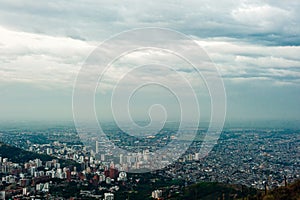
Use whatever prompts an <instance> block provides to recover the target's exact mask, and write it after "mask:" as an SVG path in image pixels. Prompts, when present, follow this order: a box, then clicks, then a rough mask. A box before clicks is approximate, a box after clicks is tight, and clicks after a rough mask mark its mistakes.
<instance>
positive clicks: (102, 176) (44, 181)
mask: <svg viewBox="0 0 300 200" xmlns="http://www.w3.org/2000/svg"><path fill="white" fill-rule="evenodd" d="M68 134H70V133H68ZM62 137H63V136H62ZM114 137H116V138H118V140H115V141H116V143H119V144H122V145H123V146H122V147H124V148H127V149H128V150H130V152H131V153H127V154H116V152H113V148H111V146H110V145H111V144H109V143H106V142H103V141H101V140H97V141H93V140H92V141H93V142H94V143H93V145H94V146H93V145H91V146H84V145H82V144H80V143H75V144H74V137H73V136H72V135H71V138H72V143H68V142H67V140H66V139H65V138H64V141H65V142H60V141H59V140H55V141H54V140H49V142H43V143H34V142H32V141H30V139H27V142H26V148H27V149H28V150H30V151H34V152H37V153H41V154H48V155H51V156H55V157H57V158H58V159H67V160H73V161H75V162H77V163H80V165H81V167H80V169H77V168H76V167H73V168H70V167H67V166H65V167H62V166H61V163H59V161H58V159H53V160H51V161H46V162H42V161H41V160H39V159H35V160H32V161H29V162H27V163H23V164H22V165H21V164H20V163H12V162H10V161H9V159H8V158H2V159H1V163H0V167H1V168H0V170H1V174H2V175H1V178H2V182H4V183H5V184H7V185H17V186H16V187H14V189H9V187H6V186H7V185H5V188H6V189H5V190H2V193H1V194H3V192H5V195H6V196H7V195H12V194H22V195H25V196H31V195H37V194H47V195H50V192H49V191H50V190H51V189H50V188H51V187H52V186H53V184H54V183H53V180H54V179H61V180H66V181H78V182H79V183H80V184H83V185H84V184H85V183H86V182H88V183H89V184H94V185H95V186H97V187H98V190H99V191H102V193H101V194H100V193H99V192H91V191H88V190H82V191H81V192H80V195H82V196H89V197H95V198H102V199H113V198H114V193H115V192H116V191H118V190H119V186H120V184H119V183H124V182H126V181H127V180H128V177H127V173H126V172H128V171H129V172H130V171H134V170H142V169H146V170H151V169H161V170H158V171H155V172H152V173H157V174H158V175H162V176H164V177H168V178H171V179H178V180H184V181H185V183H186V184H192V183H197V182H199V181H211V182H222V183H230V184H242V185H245V186H248V187H254V188H257V189H265V187H268V188H274V187H279V186H282V185H284V184H286V183H289V182H292V181H294V180H296V179H299V178H300V157H299V152H300V145H299V143H300V134H299V131H297V130H284V129H230V130H225V131H224V132H223V133H222V134H221V137H220V139H219V141H218V144H217V145H215V147H214V148H213V150H212V151H211V152H210V153H209V155H208V156H207V157H205V158H202V159H201V157H200V155H199V149H200V147H201V140H196V141H194V142H193V143H192V144H191V146H190V147H189V148H187V151H186V152H185V154H183V155H180V154H179V151H178V148H185V147H186V146H183V144H182V142H181V141H180V140H177V141H176V138H174V137H172V132H164V134H161V135H158V136H156V138H155V137H153V138H146V139H145V140H141V141H138V140H136V141H135V142H133V141H132V140H129V141H128V142H126V140H124V138H123V140H122V134H118V133H116V134H115V135H114ZM126 137H128V136H125V138H126ZM200 138H201V137H200ZM55 139H59V136H58V135H56V138H55ZM171 140H174V141H175V142H173V143H172V145H173V146H171V148H170V150H169V151H167V152H164V153H165V154H164V155H163V156H161V157H160V158H159V159H158V158H157V157H155V154H153V153H152V152H153V151H155V150H157V149H159V148H161V145H162V144H164V145H166V144H168V143H169V142H170V141H171ZM116 155H117V156H116ZM176 157H179V159H178V160H177V161H175V162H173V160H172V159H173V158H176ZM170 158H171V159H170ZM101 183H105V187H103V186H102V185H101ZM2 188H3V187H2ZM7 188H8V189H7ZM103 191H104V192H103ZM161 195H162V191H161V190H160V189H159V188H157V190H155V191H153V192H152V194H151V196H152V197H153V198H154V199H160V197H161Z"/></svg>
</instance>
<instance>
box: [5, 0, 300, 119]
mask: <svg viewBox="0 0 300 200" xmlns="http://www.w3.org/2000/svg"><path fill="white" fill-rule="evenodd" d="M299 9H300V2H299V1H280V0H272V1H271V0H270V1H267V0H265V1H261V0H260V1H255V0H254V1H246V0H241V1H237V0H224V1H211V0H210V1H206V0H199V1H198V0H197V1H196V0H186V1H178V0H164V1H156V0H153V1H137V0H124V1H112V0H107V1H106V0H97V1H96V0H74V1H67V0H59V1H58V0H53V1H48V2H46V1H45V2H43V1H38V2H37V1H34V0H27V1H21V0H2V1H0V36H1V37H0V95H1V96H0V120H26V119H27V120H28V119H29V120H31V119H45V120H47V119H49V120H71V119H72V91H73V85H74V81H75V79H76V75H77V73H78V71H79V69H80V67H81V66H82V64H83V63H84V62H85V60H86V58H87V56H88V55H89V54H90V53H91V52H92V51H93V50H94V49H95V48H96V47H97V45H99V44H100V43H101V42H102V41H104V40H106V39H107V38H109V37H111V36H112V35H115V34H118V33H120V32H121V31H125V30H130V29H134V28H144V27H160V28H169V29H173V30H176V31H179V32H182V33H184V34H186V35H188V36H189V37H190V38H192V39H193V40H194V41H195V42H197V43H198V44H199V45H200V46H202V47H203V48H204V49H205V51H206V52H207V53H208V55H209V56H210V58H211V59H212V61H213V62H214V63H215V64H216V66H217V68H218V70H219V71H220V74H221V76H222V77H223V80H224V84H225V87H226V94H227V121H231V120H269V119H271V120H273V119H277V120H287V121H288V120H300V103H299V102H300V56H299V55H300V13H299ZM146 54H147V55H148V56H145V57H147V58H145V57H144V58H143V59H149V58H153V57H155V56H153V55H155V53H153V54H152V57H151V55H150V56H149V53H146ZM138 55H139V56H134V55H131V56H128V57H127V60H126V59H125V61H124V60H120V62H119V64H116V65H118V67H116V68H115V69H112V70H111V73H110V74H108V76H107V79H110V78H111V76H113V75H116V74H118V71H119V70H122V69H124V68H123V67H126V66H130V64H129V62H131V63H134V62H135V61H136V62H138V60H139V59H138V58H140V57H143V53H141V54H138ZM132 58H136V59H132ZM173 61H174V60H173ZM122 63H123V65H122ZM120 66H121V67H120ZM162 73H163V72H162ZM167 75H168V74H161V73H159V75H158V76H164V77H168V76H167ZM186 75H187V77H189V78H190V80H193V75H192V74H188V73H186ZM149 76H150V77H154V79H155V73H153V74H151V72H149ZM115 78H116V77H115ZM133 79H134V77H133ZM170 81H172V80H170ZM192 82H193V81H192ZM108 83H109V82H108ZM196 86H197V85H196ZM196 86H195V87H196ZM110 88H111V87H110V86H109V84H108V86H107V87H106V89H103V90H104V91H99V93H101V94H102V95H103V96H105V95H107V94H109V90H110ZM105 90H107V91H108V92H107V91H105ZM157 92H158V94H160V93H159V91H157ZM160 92H161V93H163V92H162V91H160ZM200 93H201V92H200ZM205 98H206V97H205V95H203V99H205ZM139 99H140V101H139V102H137V103H136V107H137V109H135V112H136V116H142V114H141V113H139V112H142V111H144V110H143V109H142V107H143V103H140V102H143V101H144V100H145V99H143V98H142V97H140V98H139ZM147 99H149V98H147ZM160 100H162V101H164V102H165V103H166V104H168V105H169V106H170V109H172V108H173V107H172V105H173V104H174V105H175V104H176V103H172V101H171V100H169V99H168V97H166V98H165V99H160ZM99 101H100V102H101V100H99ZM151 101H152V100H151ZM153 101H154V100H153ZM154 103H155V102H154ZM99 104H101V103H99ZM204 106H205V104H204ZM99 107H100V108H99V109H100V110H101V109H102V110H101V111H100V112H103V113H106V112H107V113H108V112H109V111H108V110H109V109H107V108H106V106H102V107H101V105H99ZM133 107H134V106H133ZM203 109H204V110H205V108H203Z"/></svg>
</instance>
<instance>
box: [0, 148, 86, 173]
mask: <svg viewBox="0 0 300 200" xmlns="http://www.w3.org/2000/svg"><path fill="white" fill-rule="evenodd" d="M0 157H2V158H9V161H12V162H14V163H25V162H28V161H29V160H34V159H36V158H38V159H40V160H41V161H43V162H45V161H51V160H52V159H57V158H56V157H53V156H49V155H46V154H38V153H34V152H30V151H26V150H23V149H20V148H17V147H14V146H9V145H6V144H3V143H0ZM58 160H59V162H60V163H61V166H62V167H68V166H76V167H77V169H80V168H81V165H80V164H78V163H76V162H74V161H71V160H64V159H58Z"/></svg>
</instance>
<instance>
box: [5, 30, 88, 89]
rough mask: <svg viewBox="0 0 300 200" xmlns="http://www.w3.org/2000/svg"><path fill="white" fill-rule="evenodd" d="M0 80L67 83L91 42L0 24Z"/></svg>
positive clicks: (81, 61)
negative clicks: (23, 30)
mask: <svg viewBox="0 0 300 200" xmlns="http://www.w3.org/2000/svg"><path fill="white" fill-rule="evenodd" d="M0 35H1V37H0V44H1V45H0V60H1V66H0V74H1V76H0V81H5V82H31V83H35V84H37V85H38V84H42V85H51V84H59V85H60V86H63V87H64V86H65V84H67V85H68V86H71V85H72V84H73V80H74V77H75V75H76V72H77V71H78V69H79V67H80V66H81V64H82V63H83V61H84V59H85V58H86V56H87V55H88V54H89V53H90V52H91V50H93V48H94V46H93V45H91V44H89V43H86V42H83V41H80V40H74V39H71V38H66V37H52V36H47V35H42V34H35V33H26V32H18V31H12V30H8V29H6V28H4V27H0Z"/></svg>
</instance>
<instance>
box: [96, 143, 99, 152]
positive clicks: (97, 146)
mask: <svg viewBox="0 0 300 200" xmlns="http://www.w3.org/2000/svg"><path fill="white" fill-rule="evenodd" d="M98 153H99V142H98V141H96V154H98Z"/></svg>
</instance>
